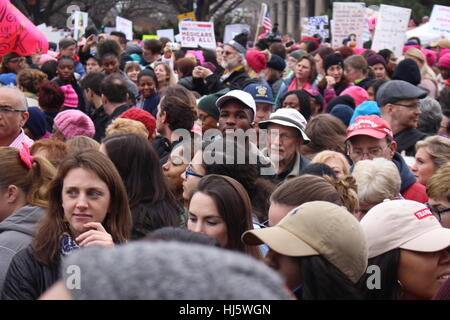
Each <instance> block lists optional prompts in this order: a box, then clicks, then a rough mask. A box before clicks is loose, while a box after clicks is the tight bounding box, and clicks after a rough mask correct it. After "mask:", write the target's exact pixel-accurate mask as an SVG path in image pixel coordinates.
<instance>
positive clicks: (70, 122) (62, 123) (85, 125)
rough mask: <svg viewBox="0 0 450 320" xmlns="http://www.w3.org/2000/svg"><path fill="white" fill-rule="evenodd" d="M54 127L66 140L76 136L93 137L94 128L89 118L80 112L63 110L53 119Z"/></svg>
mask: <svg viewBox="0 0 450 320" xmlns="http://www.w3.org/2000/svg"><path fill="white" fill-rule="evenodd" d="M54 124H55V126H56V127H57V128H58V130H59V131H61V133H62V135H63V136H64V138H66V140H69V139H72V138H73V137H76V136H86V137H89V138H92V137H94V134H95V126H94V123H93V122H92V120H91V118H89V117H88V116H87V115H86V114H84V113H83V112H81V111H80V110H65V111H62V112H60V113H58V114H57V115H56V117H55V122H54Z"/></svg>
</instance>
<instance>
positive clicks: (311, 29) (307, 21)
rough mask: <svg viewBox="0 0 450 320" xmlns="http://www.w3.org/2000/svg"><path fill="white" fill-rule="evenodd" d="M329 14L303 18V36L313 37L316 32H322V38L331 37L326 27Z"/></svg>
mask: <svg viewBox="0 0 450 320" xmlns="http://www.w3.org/2000/svg"><path fill="white" fill-rule="evenodd" d="M328 25H329V22H328V16H315V17H308V18H303V19H302V37H303V36H309V37H312V36H314V35H315V34H320V35H321V36H322V38H324V39H326V38H329V37H330V31H329V30H328V29H326V28H325V26H328Z"/></svg>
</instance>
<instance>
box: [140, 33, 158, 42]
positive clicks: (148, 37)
mask: <svg viewBox="0 0 450 320" xmlns="http://www.w3.org/2000/svg"><path fill="white" fill-rule="evenodd" d="M147 39H157V40H158V39H159V37H158V36H157V35H156V34H144V35H143V36H142V41H145V40H147Z"/></svg>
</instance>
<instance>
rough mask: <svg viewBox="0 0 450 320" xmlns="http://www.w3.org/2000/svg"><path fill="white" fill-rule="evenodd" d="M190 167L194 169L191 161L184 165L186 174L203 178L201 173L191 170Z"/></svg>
mask: <svg viewBox="0 0 450 320" xmlns="http://www.w3.org/2000/svg"><path fill="white" fill-rule="evenodd" d="M192 169H194V167H193V166H192V163H189V164H188V166H187V167H186V176H194V177H197V178H203V177H204V176H202V175H201V174H198V173H195V172H193V171H192Z"/></svg>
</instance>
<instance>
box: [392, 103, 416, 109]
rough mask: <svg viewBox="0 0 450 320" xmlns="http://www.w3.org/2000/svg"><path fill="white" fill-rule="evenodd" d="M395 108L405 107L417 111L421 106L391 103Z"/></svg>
mask: <svg viewBox="0 0 450 320" xmlns="http://www.w3.org/2000/svg"><path fill="white" fill-rule="evenodd" d="M391 104H393V105H394V106H401V107H405V108H410V109H416V108H418V107H419V105H418V104H417V103H414V104H401V103H391Z"/></svg>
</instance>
